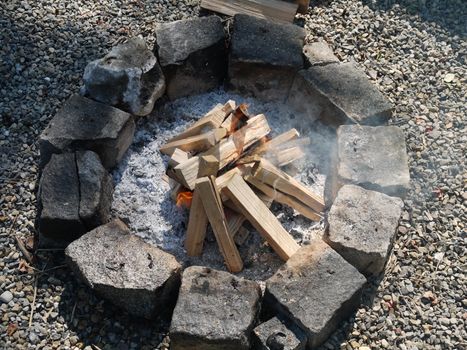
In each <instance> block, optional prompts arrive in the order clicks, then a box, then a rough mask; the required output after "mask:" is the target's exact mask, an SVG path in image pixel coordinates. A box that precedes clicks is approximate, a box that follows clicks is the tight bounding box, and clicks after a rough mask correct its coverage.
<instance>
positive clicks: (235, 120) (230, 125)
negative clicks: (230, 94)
mask: <svg viewBox="0 0 467 350" xmlns="http://www.w3.org/2000/svg"><path fill="white" fill-rule="evenodd" d="M249 118H250V116H249V114H248V110H247V105H246V104H244V103H242V104H241V105H240V106H238V107H237V108H235V110H234V111H233V112H232V113H230V115H229V116H228V117H227V118H225V120H224V122H223V123H222V124H221V128H224V129H227V132H228V133H229V135H230V134H232V133H234V132H235V131H237V130H238V129H240V128H241V127H243V126H244V125H245V124H246V122H247V121H248V119H249Z"/></svg>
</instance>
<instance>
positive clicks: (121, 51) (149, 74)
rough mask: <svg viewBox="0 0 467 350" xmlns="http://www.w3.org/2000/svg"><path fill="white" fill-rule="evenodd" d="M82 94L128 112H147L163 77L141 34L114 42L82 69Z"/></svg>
mask: <svg viewBox="0 0 467 350" xmlns="http://www.w3.org/2000/svg"><path fill="white" fill-rule="evenodd" d="M83 81H84V92H85V94H86V96H88V97H90V98H92V99H94V100H96V101H99V102H102V103H105V104H108V105H111V106H116V107H118V108H121V109H123V110H125V111H127V112H129V113H131V114H134V115H139V116H144V115H148V114H149V113H151V111H152V109H153V108H154V103H155V102H156V101H157V99H158V98H159V97H161V96H162V95H163V94H164V92H165V79H164V75H163V74H162V70H161V68H160V66H159V64H158V63H157V59H156V57H155V56H154V54H153V53H152V51H150V50H149V49H148V48H147V46H146V43H145V41H144V40H143V39H141V38H132V39H130V40H128V41H127V42H126V43H123V44H120V45H117V46H116V47H114V48H113V49H112V50H111V51H110V52H109V53H108V54H107V55H106V56H104V57H103V58H101V59H98V60H95V61H92V62H91V63H89V64H88V65H87V66H86V69H85V70H84V76H83Z"/></svg>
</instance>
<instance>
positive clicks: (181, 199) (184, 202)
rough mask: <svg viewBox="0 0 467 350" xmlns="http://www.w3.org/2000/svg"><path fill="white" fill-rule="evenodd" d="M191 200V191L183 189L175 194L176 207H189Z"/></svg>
mask: <svg viewBox="0 0 467 350" xmlns="http://www.w3.org/2000/svg"><path fill="white" fill-rule="evenodd" d="M192 200H193V192H190V191H183V192H180V193H179V194H177V207H185V208H187V209H190V207H191V201H192Z"/></svg>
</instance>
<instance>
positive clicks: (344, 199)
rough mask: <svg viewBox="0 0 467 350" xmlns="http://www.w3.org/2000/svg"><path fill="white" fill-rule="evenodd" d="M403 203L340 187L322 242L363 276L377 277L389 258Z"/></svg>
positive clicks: (383, 196) (396, 199)
mask: <svg viewBox="0 0 467 350" xmlns="http://www.w3.org/2000/svg"><path fill="white" fill-rule="evenodd" d="M403 206H404V203H403V202H402V200H401V199H400V198H396V197H390V196H388V195H385V194H383V193H380V192H375V191H370V190H365V189H363V188H361V187H359V186H355V185H345V186H343V187H342V188H341V189H340V190H339V192H338V194H337V197H336V199H335V201H334V203H333V205H332V207H331V209H330V211H329V214H328V228H327V230H326V234H325V236H324V239H325V241H326V242H327V243H328V244H329V245H330V246H331V247H332V248H333V249H334V250H335V251H337V252H338V253H339V254H340V255H342V257H343V258H344V259H345V260H347V261H348V262H349V263H351V264H352V265H353V266H355V267H356V268H357V269H358V270H359V271H360V272H361V273H362V274H364V275H367V276H369V275H379V274H380V273H381V272H382V271H383V270H384V266H385V264H386V261H387V259H388V257H389V254H390V250H391V247H392V242H393V240H394V236H395V234H396V230H397V226H398V223H399V218H400V216H401V214H402V208H403Z"/></svg>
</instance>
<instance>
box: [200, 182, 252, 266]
mask: <svg viewBox="0 0 467 350" xmlns="http://www.w3.org/2000/svg"><path fill="white" fill-rule="evenodd" d="M196 188H197V190H198V191H199V194H200V196H201V200H202V202H203V206H204V210H205V212H206V215H207V217H208V220H209V223H210V224H211V227H212V230H213V231H214V236H215V237H216V241H217V244H218V246H219V250H220V252H221V254H222V256H223V257H224V260H225V263H226V265H227V269H228V270H229V271H230V272H240V271H241V270H242V269H243V262H242V259H241V258H240V254H239V253H238V250H237V247H236V245H235V242H234V240H233V238H232V236H231V235H230V233H229V230H228V228H227V220H226V218H225V214H224V210H223V207H222V202H221V201H220V196H219V193H218V192H217V188H216V186H215V180H214V179H210V178H208V177H203V178H201V179H199V180H198V181H197V182H196Z"/></svg>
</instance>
